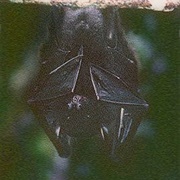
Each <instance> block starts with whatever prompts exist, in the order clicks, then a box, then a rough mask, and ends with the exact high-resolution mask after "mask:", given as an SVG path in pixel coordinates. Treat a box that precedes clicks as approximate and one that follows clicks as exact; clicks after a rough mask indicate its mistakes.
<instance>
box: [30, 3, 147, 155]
mask: <svg viewBox="0 0 180 180" xmlns="http://www.w3.org/2000/svg"><path fill="white" fill-rule="evenodd" d="M47 26H48V39H47V41H46V42H45V43H44V44H43V45H42V47H41V52H40V60H39V61H40V70H39V73H38V75H37V76H36V78H35V80H34V81H33V83H32V84H31V87H30V90H29V92H30V93H29V95H28V100H27V101H28V104H29V106H30V107H31V109H32V110H33V112H34V114H35V115H36V116H37V118H38V119H39V122H40V124H41V125H42V127H43V128H44V130H45V132H46V133H47V135H48V136H49V138H50V140H51V141H52V143H53V144H54V146H55V147H56V149H57V151H58V153H59V155H60V156H61V157H69V156H70V155H71V153H72V147H73V146H72V145H73V141H74V140H75V139H76V140H78V139H81V138H88V137H91V136H100V137H101V138H102V141H103V142H104V143H105V144H107V146H109V147H110V148H109V153H110V154H111V155H113V154H115V153H116V152H117V149H120V148H121V147H122V146H123V145H124V144H126V143H127V142H129V141H130V140H131V139H132V137H133V136H134V134H135V132H136V129H137V127H138V126H139V123H140V119H141V118H140V116H141V114H142V113H143V112H144V111H146V109H147V107H148V104H147V102H146V101H145V100H144V99H143V98H141V97H140V95H139V94H138V66H137V61H136V58H135V56H134V53H133V51H132V50H131V48H130V47H129V45H128V43H127V41H126V38H125V36H124V32H123V27H122V25H121V20H120V17H119V12H118V9H117V8H115V7H107V8H105V9H99V8H97V7H95V6H89V7H83V8H75V7H70V6H69V7H68V6H62V5H61V6H52V10H51V13H50V15H49V22H48V25H47Z"/></svg>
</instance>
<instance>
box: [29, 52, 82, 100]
mask: <svg viewBox="0 0 180 180" xmlns="http://www.w3.org/2000/svg"><path fill="white" fill-rule="evenodd" d="M81 61H82V56H81V55H78V56H76V57H75V58H72V59H70V60H69V61H67V62H66V63H64V64H63V65H61V66H59V67H57V68H56V69H54V70H53V71H51V72H50V73H49V76H48V78H47V80H46V81H45V82H44V84H43V85H42V87H41V88H40V90H39V92H38V93H37V94H36V95H35V96H34V97H33V98H32V99H31V101H41V100H48V99H52V98H57V97H59V96H62V95H65V94H69V93H71V92H73V91H74V88H75V85H76V82H77V78H78V74H79V70H80V66H81Z"/></svg>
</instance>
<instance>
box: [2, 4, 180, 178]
mask: <svg viewBox="0 0 180 180" xmlns="http://www.w3.org/2000/svg"><path fill="white" fill-rule="evenodd" d="M0 6H1V7H0V8H1V9H0V10H1V12H2V15H3V16H2V17H1V21H2V24H1V39H2V41H1V46H0V47H1V55H2V57H1V62H0V64H1V70H0V73H1V74H0V179H3V180H4V179H21V180H23V179H38V180H39V179H49V176H48V173H49V172H50V171H52V166H53V162H52V161H53V153H54V149H53V147H51V146H52V145H51V143H50V142H49V141H48V139H47V138H46V136H45V135H44V132H42V131H41V128H40V126H39V125H38V124H37V123H36V121H35V119H34V118H33V117H32V115H31V113H30V110H29V108H28V107H27V105H26V102H25V100H24V98H23V93H22V96H17V93H16V92H14V89H13V88H12V86H11V83H12V81H11V79H12V77H13V75H14V74H16V72H17V71H18V69H19V68H20V67H21V66H22V64H23V63H24V59H25V57H26V54H27V52H28V50H29V49H31V47H32V46H34V44H36V45H37V44H39V42H41V38H44V35H43V31H44V30H45V28H44V21H45V19H46V18H45V14H47V12H48V11H49V7H47V6H38V5H18V4H2V3H1V4H0ZM121 13H122V17H123V24H124V25H125V27H126V28H128V29H131V31H133V33H134V34H135V35H136V36H139V37H141V38H143V39H145V40H146V45H147V46H146V47H144V49H143V48H140V49H139V50H138V52H139V54H140V60H141V62H142V63H141V64H142V72H141V74H140V80H141V85H142V92H143V93H144V96H145V99H146V100H147V101H148V103H149V104H150V109H149V112H148V114H147V116H146V118H147V119H148V121H149V122H150V123H151V129H150V131H152V134H150V135H148V136H147V135H146V134H145V135H143V136H140V135H139V136H137V138H136V139H135V141H134V144H133V145H132V149H133V151H132V153H131V155H130V154H127V159H130V160H128V162H126V163H125V164H121V163H115V162H112V161H111V160H110V159H109V158H108V157H106V156H105V155H104V154H101V153H100V152H101V151H99V146H98V142H96V143H94V142H92V141H88V142H84V143H83V144H80V145H79V147H77V153H76V155H75V156H73V157H72V159H71V162H70V170H69V179H73V180H74V179H78V180H79V179H83V180H85V179H87V180H88V179H91V180H93V179H104V180H106V179H107V180H109V179H113V180H116V179H117V180H119V179H125V180H126V179H133V180H136V179H137V180H139V179H146V180H148V179H149V180H151V179H158V180H166V179H167V180H169V179H173V180H175V179H178V168H177V164H178V125H179V123H178V64H179V63H178V61H179V59H178V58H179V54H178V52H179V42H178V27H179V21H178V19H179V18H178V13H179V10H177V11H174V12H170V13H163V12H153V11H147V10H121ZM43 28H44V29H43ZM42 29H43V30H42ZM145 48H150V49H149V51H151V52H152V53H151V54H150V55H149V56H146V55H147V54H146V53H144V52H146V49H145ZM19 91H20V90H19ZM128 156H130V158H129V157H128Z"/></svg>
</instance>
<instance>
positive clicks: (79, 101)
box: [68, 95, 88, 110]
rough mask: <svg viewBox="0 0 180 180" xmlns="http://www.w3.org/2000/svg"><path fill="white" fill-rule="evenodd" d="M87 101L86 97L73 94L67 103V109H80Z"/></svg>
mask: <svg viewBox="0 0 180 180" xmlns="http://www.w3.org/2000/svg"><path fill="white" fill-rule="evenodd" d="M87 103H88V99H87V98H86V97H84V96H81V95H74V96H73V98H72V100H71V102H69V103H68V109H69V110H71V109H77V110H80V109H82V108H83V106H84V105H86V104H87Z"/></svg>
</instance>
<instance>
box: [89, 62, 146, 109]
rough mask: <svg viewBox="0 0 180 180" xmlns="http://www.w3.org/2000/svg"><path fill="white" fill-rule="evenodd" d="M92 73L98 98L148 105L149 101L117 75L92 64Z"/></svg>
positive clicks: (125, 103)
mask: <svg viewBox="0 0 180 180" xmlns="http://www.w3.org/2000/svg"><path fill="white" fill-rule="evenodd" d="M90 74H91V81H92V83H93V86H94V90H95V93H96V96H97V99H98V100H101V101H106V102H111V103H116V104H120V105H135V106H147V103H146V102H145V101H144V100H143V99H141V98H140V97H139V96H138V95H136V93H133V92H132V91H131V90H130V88H129V87H128V86H127V85H126V84H125V83H124V82H123V81H122V80H121V79H120V78H119V77H117V76H116V75H114V74H112V73H110V72H108V71H106V70H104V69H102V68H100V67H98V66H95V65H91V66H90Z"/></svg>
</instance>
